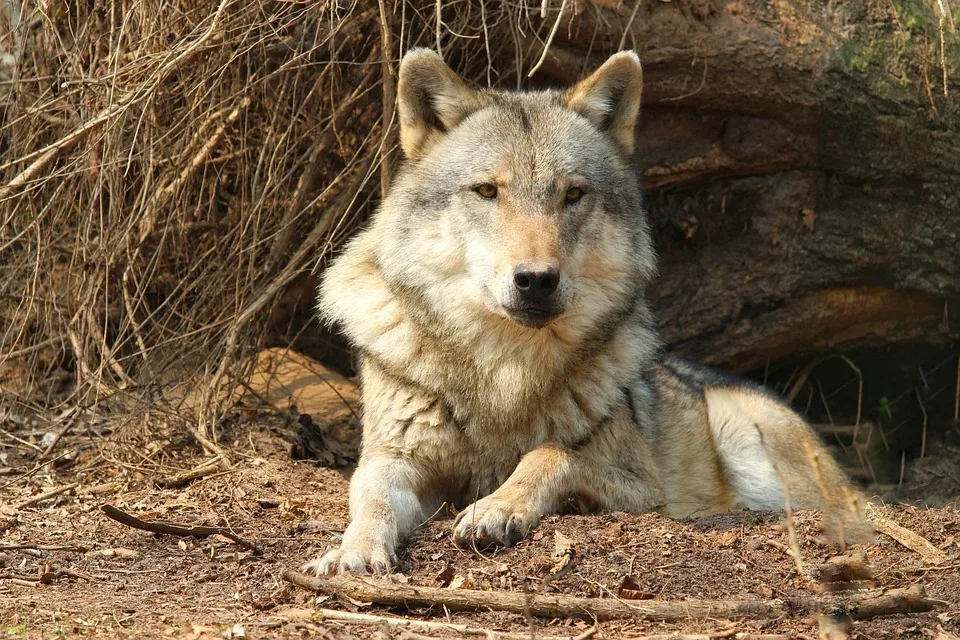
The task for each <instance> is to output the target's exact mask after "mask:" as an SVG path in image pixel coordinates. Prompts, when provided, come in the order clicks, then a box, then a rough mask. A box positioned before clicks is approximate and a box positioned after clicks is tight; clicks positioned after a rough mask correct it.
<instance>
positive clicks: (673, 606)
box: [282, 569, 936, 622]
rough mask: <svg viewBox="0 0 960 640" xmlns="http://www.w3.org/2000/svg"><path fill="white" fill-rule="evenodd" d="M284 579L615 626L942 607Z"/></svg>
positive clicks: (880, 595)
mask: <svg viewBox="0 0 960 640" xmlns="http://www.w3.org/2000/svg"><path fill="white" fill-rule="evenodd" d="M282 575H283V579H284V580H287V581H289V582H292V583H293V584H296V585H298V586H301V587H305V588H308V589H312V590H314V591H320V592H322V593H328V594H335V595H340V596H346V597H348V598H352V599H354V600H360V601H362V602H373V603H376V604H383V605H390V606H397V607H406V608H411V607H445V608H447V609H450V610H451V611H479V610H487V609H489V610H492V611H509V612H511V613H518V614H527V613H529V615H533V616H537V617H548V618H582V619H586V620H613V619H621V618H633V619H638V620H657V621H662V622H677V621H683V620H704V619H718V618H719V619H730V620H735V619H769V618H780V617H796V616H805V615H809V614H811V613H813V612H819V611H824V610H829V611H838V610H842V611H846V612H847V613H849V614H850V615H851V616H853V617H855V618H858V619H864V618H872V617H876V616H884V615H892V614H896V613H910V612H917V611H931V610H933V609H934V607H935V605H936V602H935V601H933V600H929V599H928V598H927V597H926V594H925V592H924V590H923V587H922V586H920V585H914V586H912V587H910V588H908V589H891V590H889V591H885V592H876V591H874V592H870V593H867V594H858V595H854V596H849V597H846V598H835V599H822V600H821V599H798V600H770V601H738V600H677V601H670V600H644V601H642V602H636V603H631V602H627V601H624V600H620V599H617V598H582V597H577V596H567V595H557V594H546V593H521V592H503V591H477V590H468V589H441V588H436V587H414V586H410V585H400V584H394V583H391V582H387V581H376V582H374V581H368V580H362V579H359V578H351V577H332V578H317V577H313V576H308V575H306V574H302V573H298V572H296V571H292V570H289V569H287V570H284V572H283V574H282Z"/></svg>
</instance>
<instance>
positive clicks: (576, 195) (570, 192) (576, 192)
mask: <svg viewBox="0 0 960 640" xmlns="http://www.w3.org/2000/svg"><path fill="white" fill-rule="evenodd" d="M582 197H583V189H581V188H580V187H570V188H569V189H567V193H566V195H565V196H564V199H565V200H566V201H567V204H575V203H577V202H580V198H582Z"/></svg>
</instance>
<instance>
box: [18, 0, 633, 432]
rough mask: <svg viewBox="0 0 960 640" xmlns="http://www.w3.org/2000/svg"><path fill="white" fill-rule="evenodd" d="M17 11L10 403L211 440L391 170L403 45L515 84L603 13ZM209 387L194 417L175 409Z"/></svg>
mask: <svg viewBox="0 0 960 640" xmlns="http://www.w3.org/2000/svg"><path fill="white" fill-rule="evenodd" d="M4 7H5V10H4V11H5V13H3V14H2V24H0V27H2V31H0V33H2V36H0V37H2V40H0V126H2V129H0V150H2V153H0V394H2V396H3V397H2V400H3V401H2V403H0V404H3V405H4V406H5V407H6V408H7V410H10V411H14V412H21V413H31V412H32V413H33V414H39V415H46V416H48V417H49V416H55V415H58V414H62V413H63V412H64V411H68V412H69V411H73V410H75V409H76V408H80V409H84V410H88V409H91V408H94V407H95V408H96V410H97V411H100V412H103V411H110V412H125V413H126V414H136V413H143V412H145V411H146V410H147V409H149V410H150V411H152V412H154V413H156V412H158V411H160V412H163V413H164V415H165V419H167V420H178V421H179V424H181V425H182V426H184V427H185V428H187V429H189V430H190V431H191V432H192V433H193V434H194V436H197V437H198V438H199V439H207V438H209V439H215V438H216V435H217V429H216V425H217V423H218V420H220V419H222V417H223V416H224V415H226V412H227V411H228V410H229V407H228V406H226V405H225V403H224V402H223V399H224V397H225V395H224V394H223V393H222V392H221V391H222V389H224V388H225V386H226V385H228V384H233V383H232V382H231V381H232V380H235V379H237V378H238V377H242V376H243V375H244V371H245V368H246V367H248V366H249V364H248V363H249V361H250V355H251V354H252V353H253V352H254V351H255V350H256V349H258V348H259V347H260V346H261V345H263V344H264V343H265V342H266V341H270V340H273V341H277V340H283V339H286V340H291V339H294V338H295V337H296V335H295V334H296V333H297V332H298V331H300V332H302V331H315V330H316V326H315V325H314V326H312V327H311V326H309V325H303V324H302V323H300V324H299V325H297V324H295V323H294V324H293V325H291V324H290V322H289V318H290V314H289V313H286V311H287V307H289V306H290V304H291V301H294V302H296V303H297V304H299V305H300V306H301V307H303V306H305V305H309V304H310V302H309V299H310V295H309V294H303V293H302V292H303V291H307V290H308V289H309V285H310V283H311V276H313V275H315V274H316V273H317V272H318V270H319V269H321V268H322V263H323V260H324V258H325V257H326V256H328V255H329V254H330V252H331V251H333V250H334V249H335V248H336V247H337V246H338V245H339V244H340V243H342V242H343V240H344V239H345V238H347V237H348V236H349V235H350V234H351V232H352V231H353V230H354V229H355V228H356V227H357V225H358V224H360V223H362V221H363V220H364V218H365V216H366V215H367V214H368V213H369V211H370V209H371V207H372V206H374V205H375V203H376V201H377V199H378V198H379V197H380V193H381V191H382V189H383V185H385V184H386V182H387V181H388V180H389V175H390V167H391V166H392V165H393V164H395V163H396V161H397V155H396V153H395V146H396V144H395V133H394V134H392V135H387V136H384V135H382V131H383V130H384V129H385V128H386V129H387V131H388V132H392V131H394V130H395V123H394V122H393V120H394V113H393V100H394V94H395V79H394V78H395V73H396V67H397V62H398V59H399V56H400V54H401V52H402V51H404V50H406V49H407V48H409V47H411V46H417V45H420V46H430V47H433V48H437V49H439V50H440V51H441V52H442V54H443V55H444V57H445V58H446V59H447V60H448V61H449V62H450V63H451V64H453V65H454V66H456V67H457V68H459V70H460V71H461V72H463V73H464V74H466V75H469V76H471V77H473V78H474V79H476V80H477V81H478V82H479V83H481V84H490V85H498V84H504V83H506V84H508V85H510V86H516V85H517V84H518V83H519V82H520V81H521V79H525V78H526V76H527V75H528V74H529V73H530V71H531V70H533V69H535V67H536V66H537V64H538V61H540V58H541V57H542V54H543V52H544V50H545V47H546V46H548V45H549V43H550V41H551V40H552V39H553V38H554V37H556V36H557V33H558V32H560V33H561V37H562V35H563V31H564V30H569V29H571V28H573V26H574V25H575V24H576V21H577V17H578V16H579V15H581V14H583V13H584V12H591V11H593V12H596V11H597V10H598V9H597V7H596V6H595V5H593V4H587V3H585V2H581V1H577V0H563V2H562V3H560V2H554V3H551V2H547V0H544V2H543V4H542V5H541V4H540V3H539V2H537V4H535V5H534V4H533V3H531V2H525V1H522V0H515V1H514V2H512V3H511V2H502V1H500V0H485V1H480V2H474V1H468V0H446V1H445V2H440V1H439V0H438V1H437V2H432V1H430V2H419V3H418V2H410V1H408V0H379V2H374V1H373V0H358V1H356V2H354V3H352V4H348V3H342V4H341V3H328V2H324V1H322V0H321V1H318V2H313V1H310V2H297V1H272V0H199V1H193V0H191V1H188V2H184V1H177V0H174V1H173V2H171V1H169V0H118V1H117V2H110V3H101V2H75V1H74V0H68V1H67V2H63V1H58V0H40V1H39V3H37V4H35V3H34V2H33V1H32V0H27V2H25V3H23V4H22V5H21V4H18V3H17V2H11V3H6V4H5V5H4ZM627 16H629V14H627ZM610 28H611V30H615V31H617V34H620V33H624V32H625V31H624V29H625V25H624V24H623V23H621V24H619V25H611V27H610ZM617 39H619V36H617V37H612V38H611V37H607V38H606V40H607V41H608V42H610V41H612V42H615V41H616V40H617ZM628 44H629V43H628ZM600 48H601V47H600V46H598V49H597V50H596V51H595V53H597V54H603V53H607V52H605V51H600V50H599V49H600ZM608 48H609V46H608ZM384 123H387V124H388V125H389V126H387V127H385V126H384ZM278 319H280V320H283V321H285V322H287V325H284V326H280V325H282V324H283V323H282V322H281V321H280V320H278ZM178 386H179V387H181V392H180V393H171V392H172V391H176V389H177V388H178ZM184 386H188V388H189V389H191V390H197V393H195V394H184V393H182V387H184ZM197 394H199V395H200V396H202V398H201V401H200V402H195V403H194V404H193V405H191V407H192V409H195V410H191V411H185V410H184V407H183V406H179V407H178V406H177V405H176V403H175V402H174V399H175V398H181V399H182V398H184V397H185V396H186V395H191V397H193V398H194V399H196V396H197ZM164 407H166V410H165V411H164V409H163V408H164Z"/></svg>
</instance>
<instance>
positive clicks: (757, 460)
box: [704, 388, 855, 509]
mask: <svg viewBox="0 0 960 640" xmlns="http://www.w3.org/2000/svg"><path fill="white" fill-rule="evenodd" d="M704 395H705V400H706V403H707V413H708V415H709V422H710V431H711V434H712V436H713V439H714V443H715V446H716V448H717V452H718V453H719V455H720V458H721V460H722V463H723V466H724V468H725V475H726V478H727V481H728V482H729V484H730V485H731V487H732V488H733V490H734V492H735V493H736V494H737V498H738V501H739V502H740V504H742V505H743V506H745V507H748V508H750V509H783V508H784V506H785V499H786V498H785V494H784V491H783V483H784V482H786V484H787V487H788V489H789V492H790V499H791V506H792V507H793V508H795V509H828V508H831V507H840V506H842V507H843V508H844V509H845V508H846V502H847V501H848V499H850V498H851V497H853V496H854V495H855V494H854V492H853V490H852V487H851V486H850V484H849V482H848V481H847V479H846V477H845V476H844V474H843V471H841V470H840V467H839V466H838V465H837V463H836V462H835V461H834V460H833V458H832V457H831V456H830V454H829V453H828V452H827V450H826V449H825V448H824V446H823V445H822V444H821V442H820V439H819V438H818V437H817V435H816V433H814V432H813V430H812V429H811V428H810V426H809V425H807V423H806V422H805V421H804V420H803V418H801V417H800V416H799V415H797V414H796V413H795V412H794V411H793V410H792V409H791V408H790V407H788V406H786V405H785V404H783V403H781V402H779V401H777V400H776V399H774V398H772V397H770V396H768V395H767V394H764V393H761V392H758V391H755V390H752V389H742V388H709V389H707V390H706V392H705V394H704ZM761 434H762V439H761Z"/></svg>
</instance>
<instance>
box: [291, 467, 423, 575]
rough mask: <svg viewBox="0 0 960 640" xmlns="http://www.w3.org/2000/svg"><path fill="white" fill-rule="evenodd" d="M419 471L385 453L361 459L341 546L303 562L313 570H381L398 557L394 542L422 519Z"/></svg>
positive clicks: (336, 571) (314, 571)
mask: <svg viewBox="0 0 960 640" xmlns="http://www.w3.org/2000/svg"><path fill="white" fill-rule="evenodd" d="M419 481H420V473H419V472H418V471H417V469H416V468H415V467H414V465H412V464H411V463H410V462H407V461H404V460H401V459H399V458H396V457H393V456H389V455H379V456H376V457H374V458H372V459H369V460H363V461H362V462H361V464H360V466H358V467H357V470H356V472H354V474H353V478H352V479H351V481H350V525H349V526H348V527H347V529H346V531H344V533H343V542H342V543H341V545H340V548H339V549H334V550H332V551H329V552H327V553H326V554H325V555H323V556H322V557H320V558H317V559H315V560H312V561H311V562H308V563H307V564H306V565H304V567H303V568H304V570H305V571H308V572H312V573H316V574H317V575H323V574H333V573H367V571H368V570H372V571H374V572H375V573H379V574H383V573H387V572H389V571H390V568H391V567H392V566H393V565H394V564H396V561H397V545H398V544H399V543H400V541H401V539H402V538H403V537H404V536H405V535H406V534H407V533H409V532H410V531H411V530H412V529H413V528H414V527H415V526H417V525H418V524H419V523H420V522H421V521H422V520H423V507H422V505H421V503H420V500H419V498H418V497H417V486H418V484H419Z"/></svg>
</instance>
